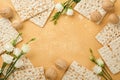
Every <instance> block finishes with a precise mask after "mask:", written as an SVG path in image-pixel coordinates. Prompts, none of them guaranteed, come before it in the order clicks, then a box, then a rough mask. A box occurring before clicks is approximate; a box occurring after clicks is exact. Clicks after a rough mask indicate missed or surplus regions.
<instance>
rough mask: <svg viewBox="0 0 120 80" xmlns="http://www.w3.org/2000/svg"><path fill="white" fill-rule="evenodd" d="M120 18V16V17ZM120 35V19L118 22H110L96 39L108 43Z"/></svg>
mask: <svg viewBox="0 0 120 80" xmlns="http://www.w3.org/2000/svg"><path fill="white" fill-rule="evenodd" d="M119 18H120V17H119ZM119 36H120V21H119V23H118V24H110V23H108V24H107V25H106V26H105V27H104V28H103V29H102V31H100V32H99V33H98V34H97V36H96V39H97V40H98V41H99V42H100V43H101V44H102V45H107V44H109V43H110V42H111V41H112V40H114V39H116V38H118V37H119Z"/></svg>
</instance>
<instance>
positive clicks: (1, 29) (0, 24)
mask: <svg viewBox="0 0 120 80" xmlns="http://www.w3.org/2000/svg"><path fill="white" fill-rule="evenodd" d="M18 34H19V33H18V32H17V31H16V30H15V29H14V28H13V27H12V26H11V22H10V21H9V20H8V19H5V18H1V19H0V54H1V53H2V52H3V51H4V48H3V46H4V45H5V44H7V43H10V42H11V40H13V39H15V38H16V37H17V36H18ZM21 40H22V38H21V37H19V39H18V41H17V42H20V41H21Z"/></svg>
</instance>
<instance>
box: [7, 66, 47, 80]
mask: <svg viewBox="0 0 120 80" xmlns="http://www.w3.org/2000/svg"><path fill="white" fill-rule="evenodd" d="M8 80H46V79H45V75H44V69H43V67H38V68H29V69H25V70H20V71H17V72H14V74H13V75H12V76H10V77H9V79H8Z"/></svg>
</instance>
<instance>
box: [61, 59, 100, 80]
mask: <svg viewBox="0 0 120 80" xmlns="http://www.w3.org/2000/svg"><path fill="white" fill-rule="evenodd" d="M62 80H100V77H98V76H97V75H95V74H94V73H93V72H92V71H90V70H88V69H87V68H85V67H83V66H80V65H79V64H78V63H77V62H76V61H73V63H72V64H71V65H70V67H69V69H68V70H67V72H66V73H65V74H64V76H63V78H62Z"/></svg>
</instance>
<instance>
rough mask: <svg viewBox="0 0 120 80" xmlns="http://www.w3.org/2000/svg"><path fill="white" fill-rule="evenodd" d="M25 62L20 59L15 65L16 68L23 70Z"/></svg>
mask: <svg viewBox="0 0 120 80" xmlns="http://www.w3.org/2000/svg"><path fill="white" fill-rule="evenodd" d="M23 64H24V63H23V61H22V60H21V59H19V60H18V61H17V62H16V63H15V67H16V68H21V67H22V66H23Z"/></svg>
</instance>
